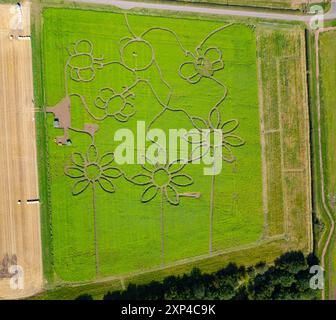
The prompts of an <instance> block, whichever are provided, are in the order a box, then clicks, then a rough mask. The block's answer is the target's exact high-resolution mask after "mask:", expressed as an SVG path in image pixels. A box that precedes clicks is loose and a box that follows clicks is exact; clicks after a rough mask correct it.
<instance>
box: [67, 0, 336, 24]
mask: <svg viewBox="0 0 336 320" xmlns="http://www.w3.org/2000/svg"><path fill="white" fill-rule="evenodd" d="M73 1H74V2H86V3H96V4H109V5H113V6H116V7H119V8H122V9H132V8H146V9H158V10H171V11H183V12H194V13H208V14H218V15H225V16H227V15H229V16H241V17H252V18H262V19H272V20H287V21H303V22H309V21H311V18H312V16H309V15H305V16H304V15H297V14H290V13H278V12H263V11H250V10H233V9H225V8H218V7H216V8H215V7H213V8H211V7H201V6H192V5H186V4H180V5H179V4H166V3H147V2H135V1H123V0H73ZM324 19H325V20H332V19H336V0H333V3H332V8H331V10H330V11H329V12H328V13H327V14H325V16H324Z"/></svg>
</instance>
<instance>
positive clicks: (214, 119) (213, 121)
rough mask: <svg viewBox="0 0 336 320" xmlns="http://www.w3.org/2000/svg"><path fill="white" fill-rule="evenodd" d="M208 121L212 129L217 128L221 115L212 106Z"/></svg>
mask: <svg viewBox="0 0 336 320" xmlns="http://www.w3.org/2000/svg"><path fill="white" fill-rule="evenodd" d="M209 123H210V127H211V128H212V129H218V128H219V127H220V123H221V115H220V112H219V110H218V108H212V109H211V111H210V113H209Z"/></svg>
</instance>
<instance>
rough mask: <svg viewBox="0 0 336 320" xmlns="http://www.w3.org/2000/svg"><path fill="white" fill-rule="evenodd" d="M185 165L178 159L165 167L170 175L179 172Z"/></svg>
mask: <svg viewBox="0 0 336 320" xmlns="http://www.w3.org/2000/svg"><path fill="white" fill-rule="evenodd" d="M186 164H187V163H186V162H185V161H183V160H180V159H178V160H175V161H172V162H171V163H169V164H168V165H167V166H166V167H167V170H168V172H169V173H170V174H174V173H178V172H180V171H181V170H182V169H183V168H184V167H185V166H186Z"/></svg>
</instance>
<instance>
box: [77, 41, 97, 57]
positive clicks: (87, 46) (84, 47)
mask: <svg viewBox="0 0 336 320" xmlns="http://www.w3.org/2000/svg"><path fill="white" fill-rule="evenodd" d="M75 50H76V53H90V54H91V53H92V51H93V47H92V43H91V42H90V41H88V40H79V41H78V42H77V43H76V45H75Z"/></svg>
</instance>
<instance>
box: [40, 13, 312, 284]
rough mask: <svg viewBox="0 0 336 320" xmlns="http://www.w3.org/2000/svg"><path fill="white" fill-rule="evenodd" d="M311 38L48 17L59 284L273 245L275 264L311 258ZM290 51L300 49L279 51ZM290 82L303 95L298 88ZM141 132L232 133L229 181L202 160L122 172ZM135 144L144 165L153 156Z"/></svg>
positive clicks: (99, 17) (107, 16)
mask: <svg viewBox="0 0 336 320" xmlns="http://www.w3.org/2000/svg"><path fill="white" fill-rule="evenodd" d="M302 36H303V30H301V29H300V28H291V27H286V28H283V30H281V31H278V32H275V31H274V30H272V28H270V29H268V28H266V27H262V28H259V27H258V28H255V26H251V25H246V24H242V23H232V22H226V21H213V20H204V21H201V20H193V19H189V18H172V17H170V18H168V17H158V16H152V15H141V14H135V13H128V14H123V13H119V12H96V11H85V10H69V9H56V8H48V9H45V10H44V12H43V33H42V60H43V64H42V66H43V86H44V90H45V94H44V105H45V109H44V111H46V112H47V118H46V121H47V123H46V130H47V140H48V141H47V149H48V163H49V169H48V181H49V199H48V200H49V208H48V212H45V213H44V214H46V215H48V219H49V221H50V226H49V227H50V230H49V231H48V232H49V237H50V243H51V248H48V251H50V252H51V253H50V261H51V263H52V266H53V270H54V274H55V278H56V280H58V281H69V282H76V281H87V280H94V279H96V278H102V277H107V276H117V275H127V274H130V273H134V274H136V273H138V272H143V271H147V270H155V269H157V268H162V267H171V266H173V265H174V264H176V263H178V264H181V263H191V262H193V261H203V260H206V259H210V260H209V261H212V260H211V259H214V257H215V256H217V255H224V256H229V255H230V254H231V253H232V254H234V252H238V251H240V250H242V252H245V251H247V252H248V249H249V248H250V250H254V251H255V252H257V251H258V250H259V248H260V250H263V251H265V250H266V251H267V249H265V248H267V243H271V242H273V244H272V245H271V244H270V252H269V253H268V254H269V256H274V255H277V254H278V253H279V251H284V250H286V249H288V248H298V249H303V250H305V251H308V250H309V248H310V246H311V239H310V194H309V181H308V179H309V169H308V167H309V166H308V163H309V154H308V153H307V150H305V148H304V147H303V146H304V145H305V144H304V142H307V139H308V128H307V124H308V120H307V121H306V122H303V124H301V125H300V124H299V122H298V119H299V118H301V117H302V112H303V114H305V112H306V111H307V110H306V109H305V108H306V107H307V105H306V88H305V82H304V74H305V69H304V68H305V64H304V53H303V52H304V50H303V48H304V41H303V37H302ZM284 43H285V44H286V48H287V49H286V50H287V51H286V50H279V48H280V47H282V44H284ZM295 46H296V47H295ZM256 52H257V54H256ZM293 52H299V54H297V55H296V56H294V55H293ZM291 55H293V56H292V57H291V58H289V56H291ZM274 56H276V57H277V60H274V59H271V60H268V59H270V57H272V58H273V57H274ZM284 60H285V63H283V64H280V65H279V61H284ZM274 61H275V62H274ZM277 61H278V62H277ZM273 62H274V63H275V66H272V65H271V63H273ZM277 63H278V64H277ZM273 67H275V68H276V70H277V73H274V72H273V70H274V69H273ZM289 71H290V72H289ZM288 81H294V82H295V83H296V84H298V85H297V86H296V87H295V88H296V89H295V90H292V89H291V90H286V87H285V85H284V84H285V83H287V82H288ZM267 87H269V88H272V91H266V88H267ZM269 94H272V95H273V96H269ZM281 98H282V99H283V100H281ZM272 99H273V100H272ZM274 99H275V100H274ZM260 100H262V103H260ZM285 100H286V101H288V104H285V103H283V102H282V101H285ZM286 115H288V116H287V117H286ZM139 121H143V122H144V126H145V130H146V132H147V131H148V130H149V129H155V128H159V129H162V130H164V131H165V132H166V133H167V135H168V130H169V129H182V128H185V129H187V130H189V129H195V128H196V129H201V128H208V129H213V128H220V129H221V130H222V133H223V139H224V140H223V145H222V151H223V161H222V172H221V173H220V174H219V175H215V176H210V175H204V172H203V169H204V168H205V167H206V165H205V164H203V163H202V162H201V163H200V164H194V163H188V164H181V163H180V162H178V160H179V159H180V157H181V154H176V155H175V156H174V155H171V154H170V153H169V156H171V157H170V160H169V163H171V162H173V163H172V164H171V166H169V167H168V166H163V165H160V166H158V167H154V166H151V165H149V164H146V165H145V166H144V167H143V166H141V165H139V164H121V163H119V160H118V159H119V158H120V154H119V153H118V145H120V143H121V142H120V141H116V139H115V138H116V137H115V135H116V133H117V134H118V132H120V129H124V130H130V131H132V132H134V133H137V130H138V131H139V130H140V128H139V127H138V126H139ZM260 123H262V125H260ZM183 141H184V142H185V140H184V139H180V141H179V143H180V144H183ZM124 142H125V141H124ZM127 143H128V144H127V152H130V153H132V152H133V153H134V157H135V158H136V157H137V155H138V154H140V152H141V151H143V146H141V145H137V144H136V141H135V145H134V146H133V145H132V143H131V141H130V140H128V141H127ZM211 143H212V142H211ZM167 145H168V141H167ZM183 145H184V148H186V144H183ZM150 146H151V142H150V141H147V147H150ZM187 146H189V145H188V143H187ZM200 146H203V149H206V146H205V147H204V145H202V143H201V144H200ZM166 149H167V150H166ZM166 149H165V150H166V151H168V148H166ZM188 150H189V149H188ZM169 151H170V150H169ZM113 154H114V155H113ZM166 154H168V152H166ZM117 155H118V157H117ZM192 155H193V152H191V154H189V156H190V157H191V158H192ZM191 158H189V160H190V159H191ZM171 159H173V161H171ZM174 159H175V160H177V161H174ZM174 162H175V163H174ZM189 162H190V161H189ZM272 166H273V167H272ZM263 173H264V174H263ZM265 177H267V179H266V178H265ZM277 186H278V187H277ZM279 186H280V187H279ZM302 191H303V192H302ZM302 223H304V226H303V227H302ZM275 243H280V244H277V245H276V246H275ZM275 247H276V248H277V249H274V248H275ZM252 248H254V249H252ZM271 248H272V249H271ZM244 250H245V251H244ZM249 256H250V257H251V261H253V260H254V259H255V258H253V255H252V254H251V255H249V254H248V253H247V255H246V254H244V259H245V261H247V263H249V258H248V257H249ZM264 259H265V260H268V256H267V257H266V256H265V257H264ZM219 260H220V259H219ZM214 261H216V260H214Z"/></svg>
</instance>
